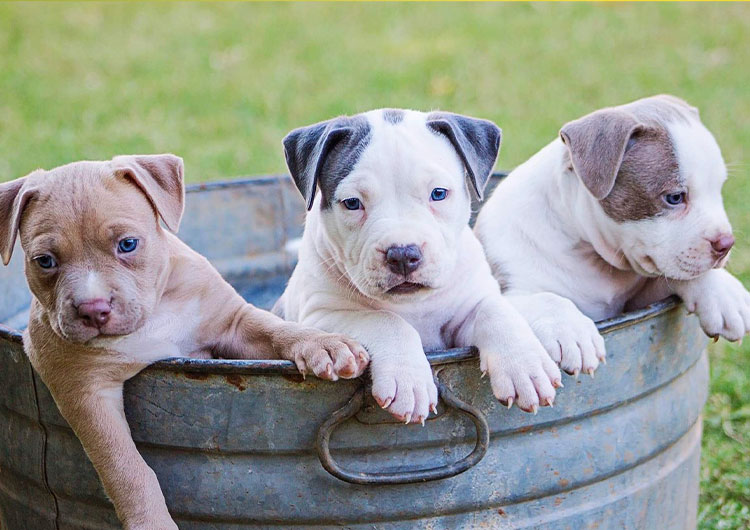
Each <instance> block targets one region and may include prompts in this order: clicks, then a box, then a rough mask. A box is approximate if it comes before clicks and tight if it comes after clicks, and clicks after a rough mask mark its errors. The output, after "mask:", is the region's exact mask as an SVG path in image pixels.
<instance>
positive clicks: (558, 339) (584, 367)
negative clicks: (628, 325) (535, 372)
mask: <svg viewBox="0 0 750 530" xmlns="http://www.w3.org/2000/svg"><path fill="white" fill-rule="evenodd" d="M566 302H569V301H568V300H566ZM569 304H570V305H569V307H565V310H563V311H554V312H550V313H548V314H545V315H544V316H539V317H538V318H536V319H535V320H534V321H533V322H529V324H530V325H531V329H533V330H534V333H535V334H536V336H537V338H538V339H539V342H541V343H542V346H544V349H545V350H547V353H548V354H549V356H550V357H551V358H552V360H553V361H555V362H556V363H557V364H559V365H560V368H562V369H563V370H565V372H567V373H568V374H571V375H576V376H577V375H578V374H579V373H581V372H582V373H586V374H589V375H590V376H592V377H593V376H594V370H596V369H597V367H598V366H599V363H600V362H605V359H606V355H607V352H606V348H605V346H604V339H603V338H602V336H601V334H600V333H599V330H598V329H596V324H594V321H593V320H591V319H590V318H588V317H587V316H585V315H584V314H583V313H581V312H580V311H579V310H578V308H577V307H576V306H575V305H574V304H573V302H569ZM565 305H567V304H565ZM557 309H562V308H557Z"/></svg>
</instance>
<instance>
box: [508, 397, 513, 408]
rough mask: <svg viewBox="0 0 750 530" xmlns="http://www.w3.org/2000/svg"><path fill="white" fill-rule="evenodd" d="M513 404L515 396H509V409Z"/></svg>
mask: <svg viewBox="0 0 750 530" xmlns="http://www.w3.org/2000/svg"><path fill="white" fill-rule="evenodd" d="M512 406H513V398H508V410H510V408H511V407H512Z"/></svg>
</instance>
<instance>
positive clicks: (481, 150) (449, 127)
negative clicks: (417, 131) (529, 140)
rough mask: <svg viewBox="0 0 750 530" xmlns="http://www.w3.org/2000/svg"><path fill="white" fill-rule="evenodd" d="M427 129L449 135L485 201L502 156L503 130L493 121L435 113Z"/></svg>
mask: <svg viewBox="0 0 750 530" xmlns="http://www.w3.org/2000/svg"><path fill="white" fill-rule="evenodd" d="M427 127H429V128H430V129H432V130H433V131H435V132H437V133H439V134H443V135H445V136H446V137H447V138H448V140H449V141H450V143H451V144H453V148H454V149H455V150H456V152H457V153H458V156H459V158H460V159H461V162H463V164H464V167H465V168H466V173H467V175H468V176H469V179H470V180H471V183H472V185H473V187H474V191H475V192H476V194H477V197H478V198H479V199H480V200H481V199H482V195H483V193H484V188H485V186H486V185H487V181H488V180H489V178H490V175H491V174H492V169H493V168H494V167H495V162H496V161H497V155H498V153H499V152H500V141H501V139H502V131H501V130H500V128H499V127H498V126H497V125H495V124H494V123H492V122H491V121H487V120H480V119H477V118H470V117H468V116H462V115H460V114H452V113H450V112H431V113H430V114H428V115H427Z"/></svg>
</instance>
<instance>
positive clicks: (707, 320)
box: [679, 270, 750, 341]
mask: <svg viewBox="0 0 750 530" xmlns="http://www.w3.org/2000/svg"><path fill="white" fill-rule="evenodd" d="M708 275H710V277H709V278H706V279H705V281H700V280H698V281H694V282H685V284H684V285H683V287H682V288H680V292H679V295H680V297H681V298H682V300H683V302H685V307H686V308H687V310H688V311H689V312H691V313H695V314H696V315H697V316H698V319H699V320H700V324H701V327H702V328H703V331H704V332H705V333H706V335H708V336H709V337H713V338H719V337H724V338H725V339H727V340H730V341H737V340H741V339H742V337H744V336H745V335H746V334H747V333H748V332H749V331H750V293H748V292H747V290H746V289H745V287H744V286H743V285H742V283H741V282H740V281H739V280H738V279H737V278H735V277H734V276H732V275H731V274H729V273H728V272H727V271H724V270H715V271H710V272H709V273H708Z"/></svg>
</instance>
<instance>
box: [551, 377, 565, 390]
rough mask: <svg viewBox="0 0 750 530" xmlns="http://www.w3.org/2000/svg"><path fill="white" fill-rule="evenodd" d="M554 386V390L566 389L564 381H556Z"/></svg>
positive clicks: (553, 383) (553, 382)
mask: <svg viewBox="0 0 750 530" xmlns="http://www.w3.org/2000/svg"><path fill="white" fill-rule="evenodd" d="M552 386H553V387H554V388H564V385H563V384H562V381H561V380H559V379H555V380H554V381H552Z"/></svg>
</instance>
